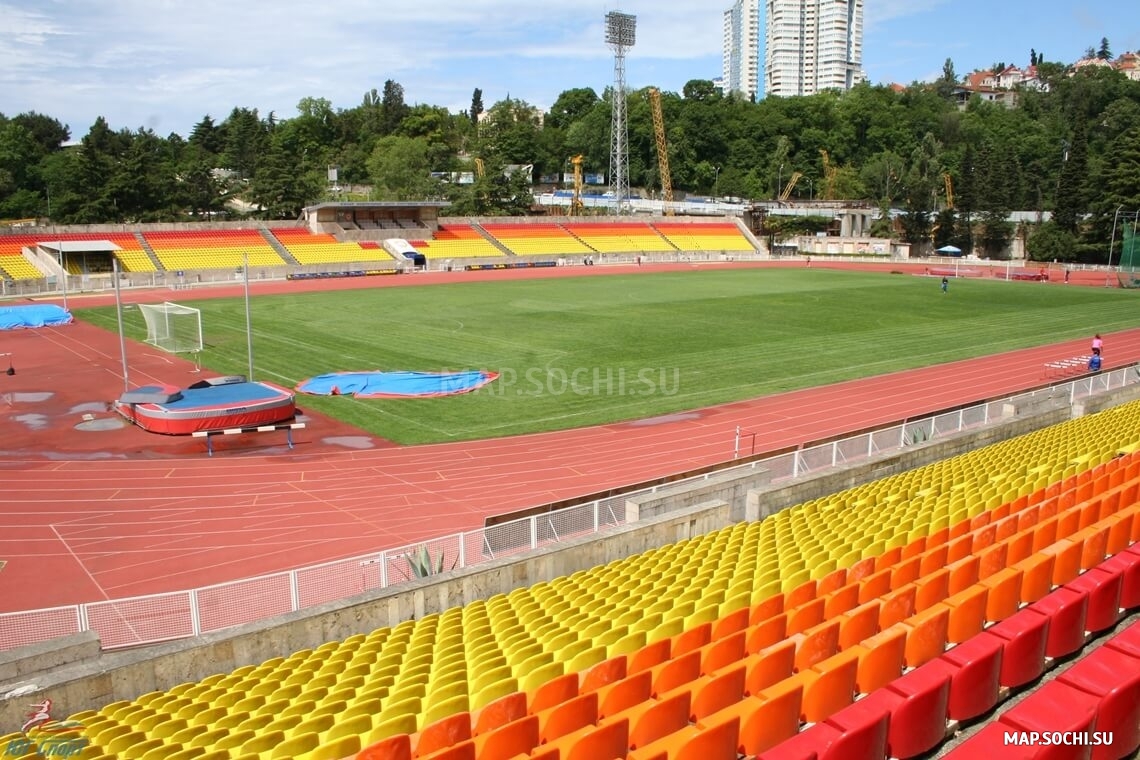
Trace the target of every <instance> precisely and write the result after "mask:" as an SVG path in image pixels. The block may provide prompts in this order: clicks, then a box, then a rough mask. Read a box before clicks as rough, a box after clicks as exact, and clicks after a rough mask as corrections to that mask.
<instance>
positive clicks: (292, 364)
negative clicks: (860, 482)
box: [75, 269, 1137, 444]
mask: <svg viewBox="0 0 1140 760" xmlns="http://www.w3.org/2000/svg"><path fill="white" fill-rule="evenodd" d="M187 295H188V294H187ZM1135 299H1136V296H1135V295H1134V294H1133V293H1131V292H1128V291H1123V290H1115V289H1100V288H1085V287H1072V288H1067V287H1058V286H1055V285H1043V284H1038V283H1024V282H1013V283H1010V282H1003V281H993V280H956V281H954V282H952V283H951V285H950V292H949V293H948V294H943V293H941V292H940V289H939V281H938V280H937V279H934V278H925V277H913V276H908V275H898V274H894V275H892V274H886V273H882V274H878V273H865V272H846V271H835V270H826V269H814V270H803V269H734V270H719V271H718V270H711V271H705V270H693V271H691V272H668V273H665V272H662V273H652V274H651V273H639V274H636V275H612V276H604V277H598V276H593V277H564V278H554V279H536V280H511V281H503V282H494V281H490V282H486V281H484V282H472V283H459V284H440V285H426V286H407V287H394V288H393V287H385V288H375V289H364V290H347V291H346V290H340V291H329V292H306V293H298V294H295V295H272V296H258V297H255V298H254V299H252V301H251V313H252V324H253V350H254V359H255V361H254V367H255V371H254V375H255V378H256V379H258V380H265V381H269V382H275V383H278V384H280V385H284V386H286V387H293V386H295V385H296V384H297V383H299V382H300V381H302V380H304V379H306V378H309V377H313V376H314V375H320V374H324V373H328V372H336V371H362V370H389V371H394V370H416V371H440V370H465V369H480V370H489V371H493V372H498V373H500V378H499V380H497V381H495V382H493V383H491V384H490V385H488V386H486V387H485V388H483V389H482V390H480V391H477V392H475V393H471V394H466V395H460V396H452V397H444V398H429V399H397V400H392V399H370V400H361V399H353V398H350V397H317V396H303V397H300V398H299V405H300V406H302V408H307V409H313V410H317V411H320V412H323V413H325V414H328V415H331V416H333V417H336V418H339V419H341V420H344V421H345V422H348V423H351V424H353V425H355V426H357V427H360V428H363V429H365V430H368V431H370V432H372V433H374V434H375V435H377V436H381V437H383V438H387V439H389V440H392V441H396V442H399V443H408V444H410V443H426V442H434V441H452V440H466V439H477V438H489V437H494V436H501V435H512V434H518V433H529V432H537V431H544V430H556V429H562V428H570V427H579V426H582V425H592V424H599V423H607V422H615V421H618V420H629V419H639V418H644V417H651V416H655V415H660V414H666V413H670V412H677V411H681V410H686V409H693V408H698V407H703V406H708V405H710V404H717V403H722V402H728V401H735V400H740V399H746V398H752V397H755V396H761V395H766V394H771V393H776V392H780V391H787V390H793V389H797V388H804V387H810V386H816V385H823V384H827V383H833V382H837V381H841V380H848V379H853V378H858V377H865V376H870V375H878V374H882V373H885V372H892V371H896V370H901V369H908V368H914V367H922V366H928V365H932V364H939V363H942V362H949V361H954V360H958V359H964V358H969V357H975V356H983V355H988V354H994V353H1000V352H1002V351H1009V350H1012V349H1016V348H1024V347H1029V346H1035V345H1042V344H1047V343H1053V342H1057V341H1063V340H1067V339H1075V338H1079V337H1082V336H1083V337H1088V336H1091V335H1092V334H1093V333H1094V332H1111V331H1114V330H1121V329H1126V328H1129V327H1134V326H1135V325H1136V323H1137V319H1136V315H1135V310H1136V301H1135ZM180 303H184V304H187V305H191V306H195V307H197V308H199V309H201V310H202V328H203V333H204V338H205V343H206V348H205V350H204V351H203V352H202V355H201V359H202V364H203V367H204V368H206V369H208V370H211V371H213V372H217V373H219V374H223V375H228V374H246V371H247V344H246V322H245V308H244V302H243V300H242V299H240V298H238V299H206V300H192V299H186V300H182V301H180ZM75 313H76V316H78V317H79V318H81V319H84V320H87V321H89V322H92V323H94V324H96V325H98V326H100V327H103V328H106V329H108V330H112V331H114V330H116V329H117V328H116V320H115V310H114V308H99V309H82V310H76V312H75ZM124 321H125V324H126V329H127V334H128V337H131V338H134V339H136V340H142V339H143V338H144V337H145V327H144V324H143V320H142V317H141V315H140V314H139V312H138V310H137V309H133V308H130V307H128V308H127V309H126V310H125V312H124Z"/></svg>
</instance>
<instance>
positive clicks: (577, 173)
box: [570, 156, 583, 216]
mask: <svg viewBox="0 0 1140 760" xmlns="http://www.w3.org/2000/svg"><path fill="white" fill-rule="evenodd" d="M570 163H571V165H573V167H574V196H573V197H572V198H571V199H570V216H581V215H582V209H583V206H582V157H581V156H574V157H573V158H571V159H570Z"/></svg>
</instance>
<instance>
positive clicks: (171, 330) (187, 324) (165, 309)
mask: <svg viewBox="0 0 1140 760" xmlns="http://www.w3.org/2000/svg"><path fill="white" fill-rule="evenodd" d="M139 311H140V312H142V315H143V319H145V320H146V342H147V343H150V344H151V345H154V346H157V347H158V348H161V349H162V350H163V351H169V352H170V353H172V354H180V353H192V352H198V351H201V350H202V312H201V311H199V310H198V309H195V308H194V307H192V306H183V305H181V304H177V303H171V302H170V301H167V302H166V303H162V304H139Z"/></svg>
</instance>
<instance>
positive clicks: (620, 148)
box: [606, 11, 637, 214]
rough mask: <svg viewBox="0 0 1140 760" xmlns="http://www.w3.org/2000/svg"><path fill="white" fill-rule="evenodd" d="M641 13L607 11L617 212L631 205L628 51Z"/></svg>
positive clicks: (612, 172)
mask: <svg viewBox="0 0 1140 760" xmlns="http://www.w3.org/2000/svg"><path fill="white" fill-rule="evenodd" d="M636 31H637V16H633V15H630V14H628V13H619V12H617V11H610V12H609V13H607V14H606V44H607V45H609V46H610V48H612V49H613V51H614V91H613V121H612V123H611V126H610V191H611V192H612V193H613V197H614V203H615V204H616V205H617V212H618V213H619V214H624V213H625V212H626V211H628V209H629V171H628V170H629V122H628V120H627V119H626V112H625V105H626V97H625V51H626V50H628V49H629V48H631V47H633V43H634V42H635V41H636V36H637V35H636Z"/></svg>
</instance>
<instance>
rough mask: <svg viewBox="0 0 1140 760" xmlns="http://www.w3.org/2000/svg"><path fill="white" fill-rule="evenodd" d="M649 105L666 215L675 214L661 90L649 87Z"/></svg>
mask: <svg viewBox="0 0 1140 760" xmlns="http://www.w3.org/2000/svg"><path fill="white" fill-rule="evenodd" d="M649 105H650V106H651V109H652V111H653V135H654V137H656V138H657V171H658V172H659V173H660V174H661V198H662V199H663V200H664V201H665V215H666V216H673V178H672V177H670V176H669V144H668V143H667V142H666V141H665V116H664V114H663V113H662V111H661V91H660V90H658V89H657V88H656V87H650V88H649Z"/></svg>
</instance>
